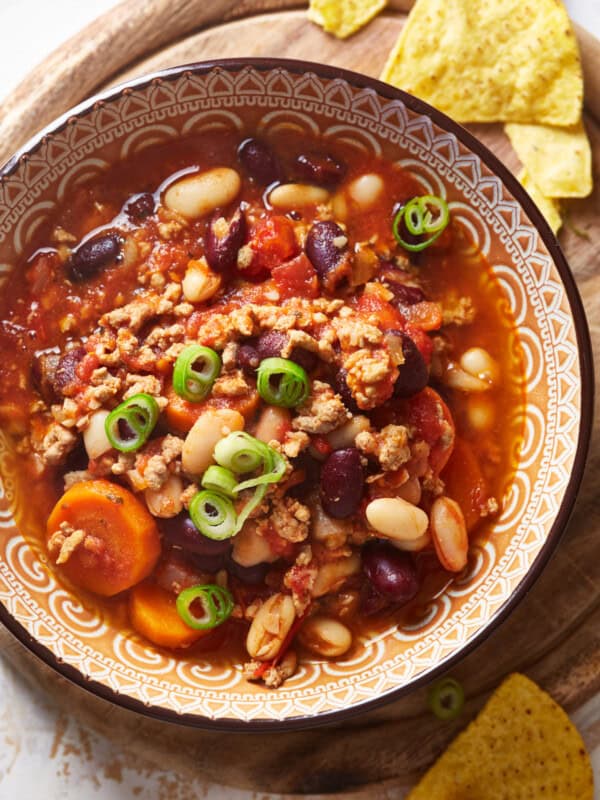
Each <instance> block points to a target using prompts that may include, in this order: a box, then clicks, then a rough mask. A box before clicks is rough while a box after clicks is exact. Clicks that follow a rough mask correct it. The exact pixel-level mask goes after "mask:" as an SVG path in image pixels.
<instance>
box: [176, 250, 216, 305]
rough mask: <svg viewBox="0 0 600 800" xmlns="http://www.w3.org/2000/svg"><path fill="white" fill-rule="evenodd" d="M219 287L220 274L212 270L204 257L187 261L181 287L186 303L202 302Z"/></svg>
mask: <svg viewBox="0 0 600 800" xmlns="http://www.w3.org/2000/svg"><path fill="white" fill-rule="evenodd" d="M220 288H221V276H220V275H217V273H216V272H213V271H212V269H211V268H210V267H209V266H208V264H207V263H206V261H205V259H201V260H198V261H195V260H192V261H188V265H187V269H186V271H185V275H184V276H183V280H182V281H181V289H182V291H183V296H184V297H185V299H186V300H187V301H188V303H204V302H205V301H206V300H209V299H210V298H211V297H212V296H213V295H214V294H216V293H217V292H218V291H219V289H220Z"/></svg>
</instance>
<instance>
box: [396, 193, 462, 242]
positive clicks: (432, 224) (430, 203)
mask: <svg viewBox="0 0 600 800" xmlns="http://www.w3.org/2000/svg"><path fill="white" fill-rule="evenodd" d="M402 222H404V225H405V227H406V230H407V231H408V232H409V233H410V234H411V235H412V236H428V238H427V239H424V240H423V241H422V242H407V241H405V240H404V239H403V238H402V233H401V232H400V224H401V223H402ZM449 222H450V209H449V208H448V204H447V203H446V201H445V200H444V199H443V198H442V197H436V196H435V195H432V194H425V195H423V196H422V197H413V199H412V200H409V201H408V203H406V205H404V206H402V208H401V209H400V210H399V211H398V213H397V214H396V216H395V217H394V221H393V223H392V232H393V234H394V238H395V239H396V241H397V242H398V244H400V245H401V246H402V247H404V249H405V250H409V251H410V252H412V253H418V252H420V251H421V250H425V248H426V247H429V245H431V244H433V243H434V242H435V241H436V239H439V237H440V236H441V235H442V233H443V232H444V231H445V230H446V228H447V226H448V223H449Z"/></svg>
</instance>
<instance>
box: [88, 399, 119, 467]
mask: <svg viewBox="0 0 600 800" xmlns="http://www.w3.org/2000/svg"><path fill="white" fill-rule="evenodd" d="M108 415H109V412H108V411H105V410H104V409H100V411H95V412H94V413H93V414H92V416H91V417H90V421H89V424H88V426H87V428H86V429H85V430H84V432H83V444H84V446H85V452H86V453H87V454H88V457H89V458H90V459H94V458H99V457H100V456H101V455H103V454H104V453H106V452H108V451H109V450H110V449H111V447H112V445H111V443H110V442H109V440H108V436H107V435H106V430H105V428H104V423H105V422H106V418H107V417H108Z"/></svg>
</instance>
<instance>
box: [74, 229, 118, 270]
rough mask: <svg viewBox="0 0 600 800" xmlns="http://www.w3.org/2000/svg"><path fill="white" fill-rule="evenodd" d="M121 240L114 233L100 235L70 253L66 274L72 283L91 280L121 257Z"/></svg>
mask: <svg viewBox="0 0 600 800" xmlns="http://www.w3.org/2000/svg"><path fill="white" fill-rule="evenodd" d="M121 243H122V238H121V235H120V234H119V233H117V232H116V231H111V232H110V233H101V234H98V236H94V238H93V239H88V241H87V242H84V243H83V244H81V245H79V247H78V248H77V249H76V250H74V251H73V252H72V253H71V256H70V258H69V260H68V261H67V264H66V266H67V272H68V274H69V277H70V278H71V280H73V281H84V280H87V279H88V278H92V277H93V276H94V275H95V274H96V273H97V272H99V271H100V270H101V269H104V268H105V267H108V266H110V265H111V264H114V263H115V262H116V261H117V259H118V258H119V256H120V255H121Z"/></svg>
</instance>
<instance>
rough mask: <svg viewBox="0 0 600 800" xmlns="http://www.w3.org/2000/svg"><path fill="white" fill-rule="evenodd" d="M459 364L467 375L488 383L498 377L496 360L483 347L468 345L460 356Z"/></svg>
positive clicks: (498, 368) (498, 369)
mask: <svg viewBox="0 0 600 800" xmlns="http://www.w3.org/2000/svg"><path fill="white" fill-rule="evenodd" d="M460 365H461V367H462V368H463V369H464V371H465V372H468V373H469V375H474V376H475V377H476V378H479V379H480V380H482V381H488V383H492V384H494V383H497V382H498V379H499V378H500V367H499V366H498V363H497V361H496V360H495V359H494V358H492V356H491V355H490V354H489V353H488V351H487V350H485V349H484V348H483V347H470V348H469V349H468V350H466V351H465V352H464V353H463V354H462V356H461V357H460Z"/></svg>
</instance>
